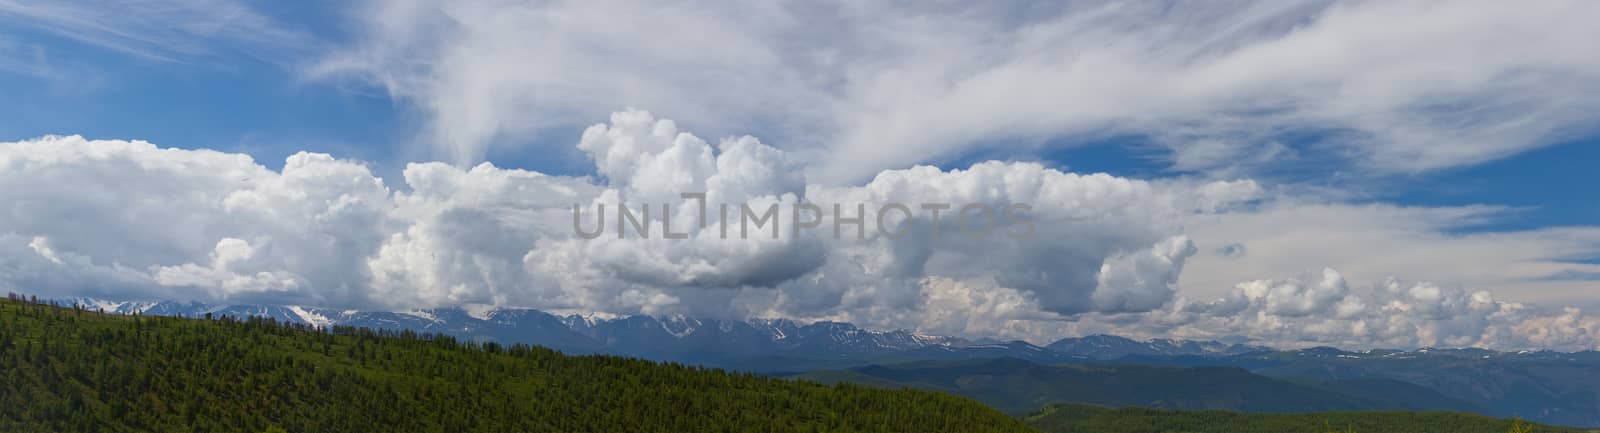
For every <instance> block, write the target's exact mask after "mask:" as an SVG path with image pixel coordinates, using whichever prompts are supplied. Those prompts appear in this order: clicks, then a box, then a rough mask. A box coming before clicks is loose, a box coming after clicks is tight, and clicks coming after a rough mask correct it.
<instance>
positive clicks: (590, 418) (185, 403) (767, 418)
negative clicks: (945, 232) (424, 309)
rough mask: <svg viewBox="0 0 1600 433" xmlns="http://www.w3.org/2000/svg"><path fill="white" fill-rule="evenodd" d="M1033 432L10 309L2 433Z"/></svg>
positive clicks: (689, 372)
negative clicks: (7, 432)
mask: <svg viewBox="0 0 1600 433" xmlns="http://www.w3.org/2000/svg"><path fill="white" fill-rule="evenodd" d="M279 429H281V430H283V431H289V432H379V431H381V432H472V431H479V432H509V431H560V432H584V431H595V432H620V431H629V432H643V431H654V432H723V431H727V432H756V431H760V432H779V431H795V432H813V431H814V432H854V431H873V432H890V431H893V432H907V431H915V432H940V431H943V432H987V431H997V432H998V431H1004V432H1020V431H1029V428H1028V427H1027V426H1026V425H1024V424H1023V423H1022V422H1020V421H1018V420H1016V419H1013V418H1008V417H1006V416H1005V415H1003V414H1001V413H1000V412H998V411H995V410H993V409H990V408H988V407H985V406H982V405H980V404H978V403H976V402H973V401H971V400H967V399H964V398H960V397H954V396H950V395H946V394H939V393H933V392H926V391H914V390H882V389H872V388H865V387H859V386H853V385H839V386H824V385H818V384H814V383H807V382H798V381H790V380H782V379H773V378H766V377H761V376H755V375H750V374H733V373H726V372H723V371H718V370H707V369H702V368H693V367H686V366H682V365H675V364H656V363H651V362H646V361H640V360H635V359H626V358H618V357H608V356H579V357H569V356H564V355H562V354H560V353H558V352H555V351H551V350H546V349H542V348H532V347H527V346H510V347H506V346H501V345H497V344H493V343H486V344H482V345H478V344H472V343H463V342H459V341H457V340H455V339H453V338H450V337H441V336H433V335H419V334H416V333H412V332H392V331H371V330H366V329H354V328H335V329H332V330H327V331H317V330H314V329H312V328H309V327H306V326H302V325H293V326H289V325H284V324H281V323H278V322H275V321H273V320H269V319H235V318H224V317H219V318H215V319H209V318H208V319H179V318H169V317H141V316H114V315H105V314H99V313H96V312H91V311H86V310H82V309H78V308H61V307H52V306H43V305H35V304H29V303H25V302H18V301H14V300H7V301H0V431H31V432H45V431H62V432H67V431H94V432H188V431H205V432H226V431H244V432H262V431H277V430H279Z"/></svg>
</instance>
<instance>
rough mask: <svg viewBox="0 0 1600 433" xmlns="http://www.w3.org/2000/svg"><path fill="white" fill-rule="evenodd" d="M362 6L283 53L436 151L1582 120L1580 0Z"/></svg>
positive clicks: (1341, 154) (1229, 141) (1458, 126)
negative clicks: (328, 31)
mask: <svg viewBox="0 0 1600 433" xmlns="http://www.w3.org/2000/svg"><path fill="white" fill-rule="evenodd" d="M362 9H363V10H362V12H363V13H361V14H358V15H359V16H361V17H362V18H359V20H360V21H359V22H357V25H358V26H359V28H360V29H361V30H360V31H359V32H358V34H359V35H360V36H359V37H358V38H357V40H356V41H354V42H353V43H351V44H349V46H347V47H344V48H342V49H339V50H335V52H334V53H333V54H331V55H329V56H328V57H327V58H325V59H324V60H323V61H322V62H321V63H320V64H319V65H318V66H317V67H314V68H312V69H310V70H309V71H308V73H309V74H310V75H311V76H313V77H318V78H334V77H344V78H354V79H356V80H358V81H360V82H367V83H372V84H374V85H376V86H379V87H382V88H384V89H387V90H388V91H389V93H390V94H391V95H393V96H394V97H396V98H398V99H400V100H403V101H409V102H410V103H412V104H413V106H415V107H416V108H418V109H419V110H420V111H422V112H423V113H424V114H425V115H426V117H427V118H428V119H429V124H428V126H427V128H428V130H429V131H430V132H431V134H430V135H428V136H427V137H425V138H424V140H423V141H425V142H429V143H436V144H437V145H438V146H440V147H439V148H438V149H437V150H438V151H439V154H440V156H441V157H443V158H448V159H450V160H451V161H453V162H456V163H458V164H472V163H476V162H478V161H480V160H481V159H482V158H484V156H485V155H486V154H487V152H488V150H489V148H490V147H491V146H495V145H507V144H509V143H526V142H529V141H532V139H535V138H538V137H540V135H539V134H540V133H541V132H543V131H547V130H550V129H551V128H560V127H573V126H577V125H582V124H584V123H587V122H588V121H589V119H593V118H595V117H597V116H601V115H604V114H605V113H607V112H609V111H611V110H613V109H614V108H615V107H620V106H643V107H651V108H652V109H656V110H661V111H662V112H668V113H672V114H673V116H674V117H676V118H678V119H679V120H682V121H684V122H685V123H686V124H689V125H694V126H695V127H696V128H697V129H699V130H702V131H711V132H713V133H714V135H721V134H725V133H728V132H731V131H750V130H760V131H762V133H763V135H764V136H767V137H769V138H775V139H778V140H779V141H781V142H783V143H785V144H786V145H787V146H788V150H790V151H792V152H794V153H795V154H796V155H797V156H799V157H800V158H802V159H805V160H807V161H810V162H811V164H810V166H809V169H810V170H811V172H812V173H813V174H815V175H816V176H814V178H813V181H819V183H825V184H836V185H837V184H853V183H855V182H856V181H858V180H864V179H868V178H870V177H871V176H873V175H876V174H877V172H878V171H879V170H881V169H884V168H905V167H909V166H912V165H914V164H918V163H923V162H927V161H944V160H952V159H959V158H962V157H966V156H968V155H971V154H974V153H977V152H981V151H985V150H993V149H992V146H995V144H994V143H998V142H1005V143H1008V146H1011V148H1010V149H1008V150H1012V151H1015V150H1018V146H1017V145H1016V144H1017V143H1023V144H1024V145H1023V146H1021V147H1022V148H1026V145H1025V144H1026V143H1040V144H1037V145H1039V146H1043V145H1044V144H1042V143H1044V142H1045V141H1047V140H1048V141H1049V142H1050V143H1068V144H1070V143H1083V142H1090V141H1094V140H1097V139H1100V138H1104V137H1107V136H1118V135H1135V136H1143V137H1148V138H1149V139H1150V141H1151V142H1153V143H1154V144H1156V145H1157V146H1158V147H1160V148H1163V149H1165V150H1166V152H1165V155H1166V157H1167V159H1168V162H1169V164H1170V167H1171V168H1173V169H1175V170H1180V171H1194V172H1206V173H1221V174H1224V175H1228V174H1232V173H1252V172H1273V171H1275V170H1278V171H1281V170H1285V165H1286V164H1287V166H1288V167H1304V168H1309V169H1316V168H1319V167H1333V168H1332V169H1334V170H1351V169H1353V170H1357V171H1361V172H1368V173H1379V174H1381V173H1415V172H1423V171H1429V170H1436V169H1441V168H1448V167H1457V166H1462V165H1471V164H1476V163H1480V162H1484V161H1488V160H1493V159H1497V158H1502V157H1506V156H1508V155H1512V154H1516V153H1518V152H1522V151H1525V150H1528V149H1533V148H1537V147H1541V146H1546V145H1550V144H1553V143H1559V142H1562V141H1563V140H1567V139H1570V138H1571V137H1573V136H1575V135H1576V134H1583V133H1587V132H1593V130H1594V125H1593V123H1592V122H1591V121H1590V116H1589V114H1588V113H1592V112H1594V111H1596V109H1600V99H1596V98H1592V97H1589V96H1588V95H1593V94H1596V91H1597V90H1600V60H1597V58H1596V57H1595V56H1593V55H1592V52H1591V51H1592V50H1591V48H1590V47H1591V45H1592V41H1594V40H1596V39H1600V30H1596V28H1595V26H1593V25H1591V23H1592V22H1593V21H1595V20H1596V19H1600V5H1597V4H1595V3H1593V2H1584V1H1549V2H1538V3H1532V4H1524V3H1510V2H1497V1H1468V2H1456V3H1452V4H1450V5H1448V6H1444V5H1431V4H1425V3H1409V2H1398V3H1397V2H1368V1H1335V2H1329V1H1312V0H1307V1H1289V2H1281V1H1280V2H1244V1H1241V2H1201V3H1178V4H1167V3H1139V4H1127V3H1120V2H1071V3H1061V4H1034V3H977V4H967V5H942V4H941V5H930V4H926V3H874V4H866V5H863V4H860V3H853V2H793V3H776V4H762V5H744V4H739V5H735V4H727V3H710V2H708V3H693V4H671V5H668V4H627V5H618V4H612V3H610V2H592V1H555V2H538V3H520V2H509V3H508V2H447V3H436V2H425V1H398V2H396V1H383V2H371V3H367V4H365V5H364V6H362ZM1023 153H1024V154H1026V151H1025V150H1024V151H1023Z"/></svg>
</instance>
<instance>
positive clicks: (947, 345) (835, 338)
mask: <svg viewBox="0 0 1600 433" xmlns="http://www.w3.org/2000/svg"><path fill="white" fill-rule="evenodd" d="M57 302H58V303H61V304H77V305H82V306H84V307H85V308H89V309H94V310H102V311H105V312H108V313H116V314H134V313H138V314H145V315H162V316H183V317H205V316H206V315H207V314H210V315H211V316H213V317H221V316H234V317H249V316H255V317H270V318H273V319H276V320H279V321H283V322H290V323H304V324H309V325H314V326H321V327H326V326H358V327H368V328H387V329H410V330H414V331H418V332H433V333H443V334H450V335H454V336H456V337H458V338H464V339H470V340H477V341H497V342H502V343H527V344H535V345H540V346H546V347H550V348H554V349H558V350H562V351H565V352H568V353H606V354H617V355H628V356H636V357H640V358H646V359H653V360H661V361H677V362H685V363H694V364H703V365H714V366H728V367H739V368H745V369H770V370H803V369H808V368H813V367H823V366H825V367H839V366H848V365H860V364H866V363H873V362H894V361H907V360H924V359H962V358H980V357H1015V358H1022V359H1028V360H1032V361H1036V362H1046V363H1058V362H1082V361H1090V360H1112V359H1117V358H1122V357H1126V356H1170V355H1188V356H1196V355H1197V356H1228V355H1237V354H1243V353H1251V352H1259V351H1266V350H1270V349H1267V348H1264V347H1259V346H1248V345H1239V344H1231V345H1230V344H1224V343H1218V342H1214V341H1186V340H1167V339H1158V340H1148V341H1135V340H1130V339H1127V338H1123V337H1116V336H1110V335H1094V336H1089V337H1082V338H1068V339H1064V340H1060V341H1057V342H1055V343H1053V344H1051V345H1050V346H1048V347H1039V346H1035V345H1032V344H1029V343H1027V342H1023V341H998V340H992V339H980V340H977V341H972V340H966V339H962V338H957V337H946V336H937V335H926V334H920V333H916V332H909V331H904V330H892V331H876V330H868V329H861V328H859V327H856V326H855V325H852V324H849V323H840V322H816V323H809V324H801V323H797V322H794V321H791V320H786V319H747V320H720V319H707V318H696V317H689V316H682V315H674V316H659V317H658V316H643V315H637V316H621V317H610V316H596V315H590V316H582V315H564V316H558V315H554V314H550V313H547V312H544V311H539V310H534V309H526V308H504V307H500V308H496V307H490V306H481V305H468V306H462V307H447V308H434V309H423V310H410V311H358V310H337V309H330V308H320V307H306V306H293V305H287V306H276V305H210V304H204V303H199V302H177V301H134V302H116V301H107V300H103V299H94V298H67V299H61V300H58V301H57Z"/></svg>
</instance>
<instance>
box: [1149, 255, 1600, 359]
mask: <svg viewBox="0 0 1600 433" xmlns="http://www.w3.org/2000/svg"><path fill="white" fill-rule="evenodd" d="M1149 314H1151V315H1154V316H1162V317H1161V318H1160V319H1159V320H1152V321H1149V322H1146V323H1147V324H1154V323H1159V322H1165V324H1164V325H1157V327H1158V328H1162V330H1163V332H1167V333H1172V334H1178V335H1190V336H1238V337H1248V338H1251V339H1253V340H1255V341H1260V342H1269V343H1273V344H1279V345H1284V346H1290V347H1294V346H1307V345H1325V344H1332V345H1339V346H1342V347H1351V348H1418V347H1484V348H1497V349H1561V350H1595V349H1600V317H1597V316H1595V315H1593V314H1587V313H1584V312H1583V311H1582V310H1581V309H1578V308H1573V307H1568V308H1564V309H1560V310H1549V309H1544V308H1540V307H1537V306H1533V305H1528V304H1522V303H1517V302H1507V301H1502V300H1498V299H1496V298H1495V297H1494V295H1493V294H1491V293H1489V292H1488V291H1483V290H1467V289H1463V288H1456V287H1448V286H1441V285H1439V284H1435V283H1431V282H1406V281H1401V280H1399V279H1395V278H1388V279H1386V280H1384V281H1383V282H1381V283H1378V284H1372V285H1370V286H1369V287H1367V288H1365V289H1352V288H1351V287H1350V284H1349V283H1348V282H1346V281H1345V278H1344V276H1343V275H1341V274H1340V273H1339V272H1338V271H1336V270H1333V269H1324V270H1323V271H1322V272H1320V273H1312V274H1307V275H1302V276H1299V277H1294V278H1288V279H1278V280H1255V281H1248V282H1243V283H1239V284H1238V285H1237V286H1235V287H1234V289H1233V290H1232V291H1231V292H1229V293H1228V294H1227V295H1226V296H1224V297H1221V298H1218V299H1215V300H1210V301H1191V300H1189V299H1187V298H1184V299H1178V300H1177V301H1176V302H1174V304H1173V307H1172V308H1171V309H1170V310H1167V311H1162V312H1153V313H1149Z"/></svg>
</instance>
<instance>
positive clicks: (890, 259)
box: [0, 111, 1259, 329]
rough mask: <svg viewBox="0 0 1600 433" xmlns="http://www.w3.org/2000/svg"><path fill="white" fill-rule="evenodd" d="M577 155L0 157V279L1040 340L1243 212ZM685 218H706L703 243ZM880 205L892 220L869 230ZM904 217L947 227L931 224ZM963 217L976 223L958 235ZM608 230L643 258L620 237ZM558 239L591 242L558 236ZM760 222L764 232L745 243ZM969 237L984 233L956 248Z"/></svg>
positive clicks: (68, 141)
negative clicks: (524, 166)
mask: <svg viewBox="0 0 1600 433" xmlns="http://www.w3.org/2000/svg"><path fill="white" fill-rule="evenodd" d="M577 147H578V148H579V149H580V150H581V151H583V152H585V153H586V154H588V155H589V156H590V157H591V158H592V159H593V160H594V162H595V165H596V173H597V174H598V177H597V178H588V177H563V176H549V175H545V174H541V173H537V172H530V171H525V170H513V169H503V168H498V167H494V166H493V165H490V164H487V163H485V164H480V165H477V166H474V167H471V168H469V169H460V168H456V167H454V166H451V165H447V164H442V163H417V164H410V165H408V166H407V167H406V169H405V170H404V172H403V177H404V179H403V180H404V185H403V186H399V187H391V185H390V184H388V183H386V182H385V181H384V180H383V179H380V178H378V177H376V176H375V175H374V174H373V173H372V171H371V169H369V168H368V167H367V166H365V165H364V164H361V163H359V162H355V161H348V160H340V159H336V158H334V157H332V156H329V155H324V154H313V153H299V154H295V155H292V156H290V157H289V158H288V159H287V161H286V162H285V164H284V166H283V169H281V170H277V171H275V170H271V169H268V168H265V167H263V166H261V165H260V164H258V163H256V162H255V161H254V160H252V159H251V158H250V157H248V156H245V155H241V154H229V153H222V152H216V151H209V150H180V149H162V148H159V147H157V146H155V145H153V144H150V143H145V142H137V141H134V142H128V141H112V140H86V139H83V138H81V137H76V136H73V137H45V138H41V139H37V140H29V141H22V142H14V143H4V144H0V167H4V168H5V170H3V171H0V191H4V192H5V195H6V197H7V200H6V203H7V212H6V213H4V217H3V218H4V221H3V222H4V224H3V225H0V226H3V227H5V228H6V232H5V233H4V239H5V240H6V241H7V242H8V245H7V247H6V249H5V251H7V254H6V256H5V258H4V260H0V266H3V268H0V276H3V277H4V280H0V281H3V282H4V285H6V286H8V288H11V289H14V290H23V291H30V292H41V291H42V292H45V294H63V295H64V294H90V295H96V294H99V295H104V294H110V293H114V294H116V295H117V296H123V297H126V296H150V297H164V298H182V299H203V300H212V301H235V302H244V301H266V302H288V303H314V304H323V305H331V306H346V307H362V308H414V307H426V306H438V305H450V304H460V303H469V302H471V303H493V304H501V305H518V306H528V307H538V308H548V309H579V310H587V311H601V312H611V313H624V314H625V313H639V312H644V313H668V312H671V313H694V314H712V315H737V316H749V315H776V316H784V317H795V318H841V319H849V320H855V321H860V322H863V323H866V324H876V325H880V326H885V327H907V328H919V327H922V326H923V323H922V319H919V317H922V316H924V315H929V314H931V315H948V314H955V313H951V312H945V311H940V310H942V309H945V308H953V305H955V304H953V303H951V302H949V301H948V299H950V295H948V293H951V292H952V291H957V290H968V291H976V292H973V293H972V294H970V295H968V296H977V297H980V298H984V299H993V300H994V302H999V303H1003V304H1004V305H1009V306H1007V307H1001V306H995V307H993V308H989V309H988V310H987V311H990V312H991V313H993V314H1005V315H1012V316H1017V317H1033V318H1044V319H1048V318H1052V317H1061V316H1063V315H1073V314H1080V313H1085V312H1138V311H1149V310H1152V309H1156V308H1159V307H1161V306H1162V305H1164V304H1166V303H1167V302H1168V301H1169V300H1170V299H1171V298H1172V297H1173V296H1174V294H1175V293H1176V290H1177V286H1176V283H1177V278H1178V275H1179V274H1180V272H1181V270H1182V268H1183V266H1184V263H1185V262H1186V261H1187V260H1188V259H1189V258H1190V257H1191V256H1193V255H1194V254H1195V251H1197V250H1196V247H1195V246H1194V245H1193V244H1192V243H1191V242H1190V241H1189V239H1188V238H1186V237H1184V236H1183V235H1182V233H1181V232H1182V229H1181V223H1180V221H1181V220H1182V219H1183V218H1185V217H1188V216H1191V215H1194V214H1197V213H1213V212H1218V211H1221V210H1224V209H1228V208H1230V207H1232V206H1235V205H1237V204H1238V203H1241V202H1245V201H1248V200H1250V199H1252V198H1254V197H1255V196H1256V195H1257V194H1258V193H1259V187H1258V186H1256V185H1255V184H1254V183H1253V182H1249V181H1235V182H1191V181H1179V180H1174V181H1161V182H1150V181H1140V180H1131V179H1125V178H1117V177H1112V176H1108V175H1103V174H1100V175H1078V174H1072V173H1064V172H1060V171H1057V170H1055V169H1051V168H1047V167H1044V166H1042V165H1039V164H1031V163H999V162H988V163H981V164H977V165H974V166H972V167H970V168H967V169H958V170H941V169H938V168H934V167H915V168H911V169H906V170H892V171H886V172H883V173H881V174H880V175H879V176H877V178H875V179H874V180H873V181H872V182H869V183H867V184H865V185H862V186H858V187H828V186H821V185H816V184H810V183H809V182H808V181H807V178H806V176H805V174H804V169H803V166H801V165H800V163H799V162H798V161H797V160H795V159H794V158H793V157H792V155H791V154H789V153H786V152H783V151H781V150H778V149H776V148H774V147H772V146H769V145H766V144H764V143H762V142H761V141H759V140H757V139H755V138H753V137H748V136H743V137H729V138H726V139H723V140H721V142H720V143H718V144H716V145H715V146H713V145H712V144H711V143H708V142H706V141H705V140H702V139H700V138H699V137H697V136H695V135H693V134H689V133H687V132H683V131H680V130H678V129H677V127H676V124H675V123H674V122H673V121H671V120H667V119H657V118H655V117H654V116H653V115H651V114H650V113H647V112H643V111H627V112H620V113H616V114H614V115H613V116H612V118H611V121H610V122H609V123H606V124H599V125H595V126H593V127H591V128H589V129H588V130H587V131H585V132H584V133H583V134H582V136H581V138H580V139H579V141H578V143H577ZM686 192H692V193H701V194H704V198H703V199H701V198H698V197H696V198H686V197H684V196H683V195H682V193H686ZM700 200H704V202H705V209H703V210H704V211H706V212H707V213H708V214H710V215H708V216H709V218H706V219H705V220H703V221H704V225H703V226H702V225H700V224H697V223H700V222H701V221H702V220H701V219H700V215H699V214H700V212H702V211H703V210H702V208H701V207H700V206H699V204H700ZM723 203H727V204H730V205H732V206H733V207H734V208H736V209H739V208H740V207H742V206H749V207H751V208H753V209H766V208H767V206H769V205H772V206H776V209H779V212H778V213H776V214H775V215H774V218H775V219H776V221H773V222H772V223H770V224H766V225H764V226H761V227H759V228H758V229H757V231H756V232H754V233H752V234H753V235H747V234H746V232H745V227H744V226H745V225H746V224H747V223H748V222H747V221H744V218H741V216H740V215H737V214H736V215H734V216H733V217H732V218H730V219H727V220H725V221H724V220H721V219H719V218H717V214H718V213H719V211H720V209H719V208H720V205H721V204H723ZM802 204H804V205H807V206H814V207H815V213H814V214H808V215H804V216H803V217H801V219H802V220H811V221H818V222H819V223H818V225H817V226H816V227H812V228H807V229H805V230H800V229H797V228H796V227H795V226H796V224H797V221H796V220H795V219H794V218H795V215H797V213H794V212H793V211H794V210H795V209H799V207H800V206H801V205H802ZM893 204H903V205H906V206H909V208H908V209H907V210H913V209H914V211H912V212H907V213H904V214H903V215H902V214H899V213H896V214H894V215H893V218H887V219H880V218H876V215H877V214H878V213H879V212H880V210H881V209H883V208H885V207H886V206H890V205H893ZM923 204H943V205H946V206H950V208H949V209H948V210H947V211H946V213H945V214H944V215H942V216H939V215H936V214H933V213H930V212H929V211H927V210H926V209H924V208H923V207H922V205H923ZM1018 204H1021V205H1024V206H1031V207H1030V208H1025V211H1026V213H1025V214H1024V213H1019V214H1017V215H1008V214H1003V211H1006V210H1018V211H1019V212H1021V211H1022V210H1024V208H1018V209H1009V208H1008V207H1009V206H1013V205H1018ZM968 205H973V206H981V210H982V212H978V213H974V214H972V215H971V216H970V218H969V217H968V215H967V214H966V213H964V212H963V210H964V209H966V208H967V207H969V206H968ZM602 206H605V207H606V208H608V209H610V210H611V213H610V214H609V215H607V216H606V217H599V216H598V215H597V214H598V213H599V209H601V207H602ZM575 207H576V208H577V209H578V210H580V211H582V213H580V214H579V215H580V216H583V217H584V218H581V219H579V220H578V221H574V216H573V213H572V212H573V210H574V208H575ZM622 207H628V208H629V209H630V212H634V213H638V214H639V215H638V219H639V220H640V221H641V223H640V224H641V226H642V227H644V228H646V231H649V232H651V233H653V236H650V237H648V238H643V237H642V236H638V234H637V233H633V230H634V228H633V227H631V226H627V227H624V226H623V224H624V220H621V219H618V218H619V217H618V214H619V213H620V210H621V208H622ZM645 209H654V210H655V213H653V214H650V215H648V216H645V215H643V212H644V210H645ZM974 209H975V210H977V209H980V208H974ZM669 210H670V212H669ZM740 211H741V212H742V209H740ZM836 212H838V213H837V214H836ZM590 218H595V219H593V220H591V219H590ZM1022 218H1026V219H1025V220H1024V219H1022ZM852 219H854V220H855V221H858V222H851V221H852ZM575 222H576V223H579V226H580V228H581V227H583V226H588V227H590V230H592V229H593V227H597V225H596V224H599V226H604V227H607V229H606V230H605V231H604V233H603V235H602V236H598V237H595V238H594V239H584V238H583V237H580V236H577V235H576V234H575V233H576V232H575V231H574V230H575V227H574V226H573V224H574V223H575ZM824 222H825V223H824ZM880 223H882V224H885V225H886V226H885V227H879V224H880ZM773 224H777V225H778V227H781V230H775V231H768V228H769V227H773ZM889 224H892V225H893V227H889V226H888V225H889ZM835 225H843V226H841V227H834V226H835ZM852 225H853V226H852ZM984 225H989V226H992V227H990V228H988V229H987V231H989V234H988V235H985V236H979V235H977V234H978V233H980V232H979V231H978V230H979V229H978V228H975V227H979V226H984ZM880 229H882V230H888V231H889V232H895V231H900V232H906V231H914V232H915V233H912V234H909V235H903V236H889V235H886V234H885V232H884V231H880ZM836 230H837V232H838V233H839V234H841V236H838V237H836V236H834V234H835V232H836ZM774 232H775V233H776V234H777V235H776V236H772V235H771V234H772V233H774ZM667 233H676V234H678V236H681V237H682V238H681V239H677V238H668V237H667V236H666V235H667ZM725 233H726V234H725ZM1018 234H1027V236H1018ZM746 237H748V239H746ZM57 275H71V277H59V276H57ZM956 285H960V286H962V288H960V289H957V288H954V286H956ZM940 290H942V291H944V292H945V293H946V294H934V293H933V292H934V291H940ZM997 291H998V292H997ZM1000 293H1004V294H1005V295H1002V294H1000ZM938 299H944V300H943V301H939V300H938ZM985 317H986V316H985ZM986 318H987V317H986ZM963 329H964V328H963Z"/></svg>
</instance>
